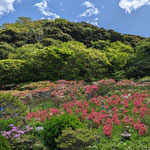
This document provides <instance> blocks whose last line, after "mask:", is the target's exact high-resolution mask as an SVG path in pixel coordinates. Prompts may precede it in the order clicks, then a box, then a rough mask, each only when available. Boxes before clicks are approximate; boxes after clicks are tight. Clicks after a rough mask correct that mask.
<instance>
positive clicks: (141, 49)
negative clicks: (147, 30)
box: [136, 38, 150, 60]
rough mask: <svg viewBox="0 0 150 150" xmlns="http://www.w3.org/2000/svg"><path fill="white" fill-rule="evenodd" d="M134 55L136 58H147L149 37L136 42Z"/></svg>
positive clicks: (149, 49)
mask: <svg viewBox="0 0 150 150" xmlns="http://www.w3.org/2000/svg"><path fill="white" fill-rule="evenodd" d="M136 55H137V59H138V60H143V59H146V58H149V56H150V38H147V39H144V40H142V41H141V42H139V43H138V44H137V47H136Z"/></svg>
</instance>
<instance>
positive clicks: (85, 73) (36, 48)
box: [0, 17, 150, 85]
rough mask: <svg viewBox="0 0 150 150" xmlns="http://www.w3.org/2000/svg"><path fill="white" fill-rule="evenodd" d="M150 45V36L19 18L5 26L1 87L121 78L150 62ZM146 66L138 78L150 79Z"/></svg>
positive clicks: (0, 41)
mask: <svg viewBox="0 0 150 150" xmlns="http://www.w3.org/2000/svg"><path fill="white" fill-rule="evenodd" d="M75 41H76V42H75ZM77 41H78V42H77ZM79 42H80V43H79ZM149 43H150V40H149V38H143V37H140V36H135V35H127V34H126V35H121V34H120V33H118V32H115V31H113V30H106V29H104V28H98V27H96V26H93V25H91V24H88V23H86V22H82V23H74V22H69V21H67V20H65V19H61V18H58V19H55V20H46V19H45V20H35V21H32V19H31V18H29V17H19V18H18V20H17V21H16V23H5V24H3V25H2V27H1V28H0V69H2V70H0V85H2V84H9V83H20V82H26V81H38V80H58V79H66V80H82V79H84V80H86V81H89V82H90V81H93V80H99V79H102V78H105V77H106V78H112V77H113V76H114V75H115V77H114V78H115V79H121V78H124V77H125V76H124V71H125V72H126V74H125V75H127V77H130V75H129V73H128V72H132V71H131V70H135V69H134V68H136V67H134V64H136V63H138V64H140V66H141V63H140V62H141V61H144V63H146V64H148V63H149V62H147V61H148V57H149V55H150V52H149V47H150V44H149ZM131 46H132V47H131ZM133 48H134V49H133ZM3 59H6V60H5V61H3ZM12 59H14V60H12ZM1 60H2V61H1ZM15 63H16V64H15ZM9 65H10V66H9ZM8 66H9V67H8ZM6 68H7V69H6ZM132 68H133V69H132ZM142 68H143V69H142V70H143V71H142V72H140V73H137V75H135V78H137V76H139V77H143V76H145V75H147V73H144V71H145V70H146V72H147V70H148V71H149V69H147V68H149V67H145V68H144V67H142ZM10 70H12V72H10ZM127 70H129V71H127ZM4 72H6V74H4ZM132 77H134V76H132Z"/></svg>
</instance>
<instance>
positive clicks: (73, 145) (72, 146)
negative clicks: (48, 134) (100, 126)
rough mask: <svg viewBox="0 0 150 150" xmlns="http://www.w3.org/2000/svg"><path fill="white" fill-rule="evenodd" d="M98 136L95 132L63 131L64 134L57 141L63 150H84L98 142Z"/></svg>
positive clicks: (90, 130) (85, 129)
mask: <svg viewBox="0 0 150 150" xmlns="http://www.w3.org/2000/svg"><path fill="white" fill-rule="evenodd" d="M97 139H98V135H97V133H96V131H95V130H92V129H87V128H78V129H76V130H75V131H74V130H72V129H71V128H69V129H65V130H63V131H62V134H61V135H60V136H59V137H58V139H56V140H55V141H56V142H57V143H58V145H57V146H58V147H59V148H61V149H62V150H79V149H80V150H84V149H86V148H87V147H88V146H90V145H91V144H92V143H94V142H96V140H97Z"/></svg>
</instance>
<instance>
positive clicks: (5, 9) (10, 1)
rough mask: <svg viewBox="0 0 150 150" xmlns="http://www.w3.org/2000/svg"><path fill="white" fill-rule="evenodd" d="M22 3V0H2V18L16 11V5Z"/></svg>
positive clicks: (0, 3)
mask: <svg viewBox="0 0 150 150" xmlns="http://www.w3.org/2000/svg"><path fill="white" fill-rule="evenodd" d="M15 2H18V3H20V2H21V0H0V16H2V15H4V14H8V13H11V12H13V11H15V9H14V3H15Z"/></svg>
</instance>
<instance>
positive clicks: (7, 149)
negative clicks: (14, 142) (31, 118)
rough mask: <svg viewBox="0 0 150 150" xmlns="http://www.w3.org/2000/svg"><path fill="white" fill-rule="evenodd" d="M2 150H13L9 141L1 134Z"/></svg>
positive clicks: (0, 143)
mask: <svg viewBox="0 0 150 150" xmlns="http://www.w3.org/2000/svg"><path fill="white" fill-rule="evenodd" d="M0 150H11V148H10V145H9V143H8V141H7V139H6V138H5V137H4V136H2V135H1V134H0Z"/></svg>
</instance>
